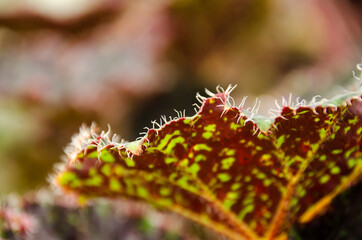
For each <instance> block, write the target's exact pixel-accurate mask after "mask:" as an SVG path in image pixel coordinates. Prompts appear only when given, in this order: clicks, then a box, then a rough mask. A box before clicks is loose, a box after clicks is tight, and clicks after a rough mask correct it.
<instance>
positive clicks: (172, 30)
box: [0, 0, 362, 195]
mask: <svg viewBox="0 0 362 240" xmlns="http://www.w3.org/2000/svg"><path fill="white" fill-rule="evenodd" d="M361 12H362V4H361V1H355V0H348V1H337V0H304V1H288V0H281V1H271V0H224V1H219V0H207V1H201V0H200V1H194V0H91V1H90V0H78V1H71V0H53V1H46V0H33V1H26V0H0V166H1V167H0V195H5V194H8V193H10V192H16V193H24V192H26V191H29V190H36V189H38V188H40V187H41V186H44V185H46V184H47V183H46V178H47V175H48V174H49V173H51V171H52V166H53V164H54V163H56V162H59V161H60V156H61V155H62V153H63V149H64V147H65V146H66V144H67V143H68V142H69V141H70V138H71V136H72V134H74V133H76V132H77V131H78V127H79V126H80V125H81V124H82V123H83V122H85V123H87V124H90V123H91V122H92V121H95V122H97V123H99V124H100V125H101V127H103V128H107V123H109V124H110V125H111V126H112V130H113V131H114V132H116V133H119V135H120V136H121V137H122V138H124V139H126V140H133V139H134V138H136V137H138V134H139V132H142V131H144V130H143V127H151V126H152V124H151V121H152V120H155V119H158V118H159V117H160V116H161V115H163V114H165V115H171V116H176V114H175V112H174V111H173V109H174V108H175V109H177V110H183V109H186V113H187V115H193V114H194V110H193V107H192V104H193V103H194V102H195V98H194V96H195V93H196V92H198V91H200V92H202V91H203V89H204V88H205V87H206V88H208V89H210V90H213V89H215V87H216V86H217V85H221V86H224V87H225V86H227V85H228V84H238V87H237V88H236V89H235V91H234V93H233V96H234V98H235V100H236V102H239V101H240V100H241V99H242V97H243V96H245V95H248V96H249V98H248V101H247V105H249V106H250V105H253V104H254V100H255V97H256V96H258V97H259V99H261V100H262V109H261V110H260V111H261V112H262V113H265V114H267V113H268V109H269V108H270V107H271V106H274V99H281V96H288V95H289V93H290V92H291V93H293V95H294V96H301V97H304V98H306V99H308V100H309V99H311V97H312V96H314V95H316V94H321V95H322V96H323V97H330V96H332V95H333V93H334V92H340V91H342V90H341V89H342V88H341V87H340V86H344V87H346V88H347V87H348V88H349V89H351V88H353V83H354V81H353V79H352V78H351V76H352V70H353V69H354V66H355V64H356V63H357V62H359V61H360V59H361V56H362V44H361V43H362V15H361ZM351 85H352V86H351ZM338 86H339V87H338Z"/></svg>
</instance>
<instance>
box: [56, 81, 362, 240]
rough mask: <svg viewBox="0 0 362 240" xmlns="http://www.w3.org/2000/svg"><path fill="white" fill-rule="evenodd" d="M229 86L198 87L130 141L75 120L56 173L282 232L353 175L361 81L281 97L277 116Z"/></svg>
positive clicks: (74, 185) (233, 228) (60, 178)
mask: <svg viewBox="0 0 362 240" xmlns="http://www.w3.org/2000/svg"><path fill="white" fill-rule="evenodd" d="M231 90H232V88H231V87H229V88H228V89H227V90H226V91H223V90H220V91H218V92H217V93H216V94H213V93H211V92H209V91H207V93H208V94H209V95H210V97H208V98H204V97H201V96H200V95H198V99H199V100H200V102H201V103H202V106H201V107H200V109H199V111H198V112H197V113H196V115H194V116H192V117H185V116H184V115H183V114H179V117H178V118H175V119H172V120H170V121H168V122H167V121H165V123H164V124H163V125H162V124H160V126H159V128H158V129H149V130H148V132H147V134H146V135H145V136H144V137H143V138H141V139H140V140H138V141H134V142H123V141H122V142H118V141H117V139H116V137H114V138H112V139H111V137H110V133H109V131H108V132H102V133H100V134H99V133H98V134H97V130H96V127H95V126H92V127H90V128H87V127H85V126H83V127H82V128H81V131H80V133H79V135H77V136H75V137H74V138H73V142H72V144H71V145H70V147H69V148H68V156H67V160H66V163H65V164H64V166H62V167H61V170H60V172H59V173H58V174H57V175H56V177H55V180H56V183H57V184H58V185H59V186H60V187H61V188H62V189H64V190H65V191H68V192H75V193H78V194H80V195H82V196H86V197H112V198H117V197H124V198H129V199H135V200H142V201H146V202H148V203H150V204H152V205H155V206H156V207H159V208H162V209H167V210H170V211H174V212H176V213H178V214H180V215H182V216H185V217H187V218H190V219H192V220H194V221H196V222H198V223H200V224H203V225H205V226H207V227H209V228H211V229H212V230H214V231H216V232H218V233H220V234H222V235H225V236H226V237H228V238H230V239H277V238H280V239H285V238H286V237H287V233H288V230H289V228H290V226H291V224H293V223H295V222H299V223H304V222H308V221H310V220H311V219H313V218H314V217H315V216H317V215H319V214H321V213H323V211H324V210H325V209H326V207H328V205H329V203H330V202H331V201H332V200H333V198H334V197H335V196H336V195H338V194H339V193H341V192H342V191H343V190H345V189H347V188H348V187H349V186H350V185H351V184H353V183H356V182H357V181H359V180H360V178H361V169H362V152H361V145H362V102H361V94H362V92H361V91H362V90H361V89H359V90H357V91H356V92H352V93H347V94H344V95H340V96H337V97H335V98H333V99H331V100H322V101H320V102H317V101H315V99H313V101H312V102H311V103H309V104H306V103H305V101H304V102H303V101H302V102H298V103H297V104H296V105H294V106H292V104H290V105H288V106H283V107H282V108H281V109H280V115H279V116H277V117H276V118H268V117H262V116H258V115H257V114H256V111H255V110H254V109H252V110H247V109H244V108H243V106H239V107H236V106H233V105H232V104H230V103H231V102H232V101H231V100H230V99H231V98H230V96H229V94H230V92H231ZM156 125H157V124H156ZM161 125H162V126H161Z"/></svg>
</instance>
